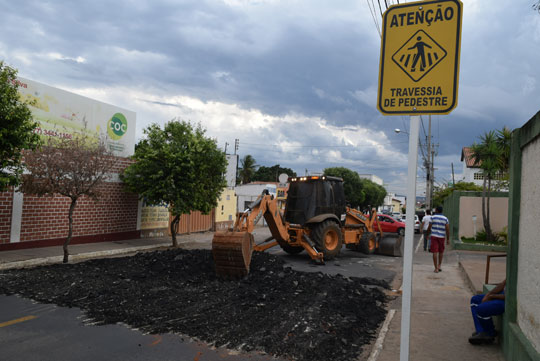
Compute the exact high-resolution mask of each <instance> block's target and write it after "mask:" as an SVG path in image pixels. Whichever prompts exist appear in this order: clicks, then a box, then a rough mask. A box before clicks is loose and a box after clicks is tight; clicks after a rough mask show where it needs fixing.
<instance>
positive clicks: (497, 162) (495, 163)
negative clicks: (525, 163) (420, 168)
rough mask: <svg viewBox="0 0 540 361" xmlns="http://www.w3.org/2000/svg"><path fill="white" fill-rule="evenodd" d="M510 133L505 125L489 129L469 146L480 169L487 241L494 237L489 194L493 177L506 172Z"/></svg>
mask: <svg viewBox="0 0 540 361" xmlns="http://www.w3.org/2000/svg"><path fill="white" fill-rule="evenodd" d="M511 137H512V133H511V132H510V130H509V129H508V128H506V127H503V129H502V130H499V131H497V132H495V131H493V130H492V131H489V132H486V133H484V134H483V135H482V136H480V143H476V142H475V143H474V144H473V145H472V147H471V152H472V157H473V160H474V162H475V165H476V166H477V167H479V168H480V169H481V170H482V174H483V178H484V182H483V185H482V219H483V222H484V229H485V231H486V238H487V241H488V242H491V241H493V240H494V239H495V236H494V234H493V231H492V229H491V222H490V198H491V197H490V196H491V187H492V181H493V179H494V178H495V177H496V176H497V175H499V174H501V173H507V172H508V162H509V158H510V140H511Z"/></svg>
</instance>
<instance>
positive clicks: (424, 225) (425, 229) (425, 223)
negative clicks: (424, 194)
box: [421, 209, 431, 251]
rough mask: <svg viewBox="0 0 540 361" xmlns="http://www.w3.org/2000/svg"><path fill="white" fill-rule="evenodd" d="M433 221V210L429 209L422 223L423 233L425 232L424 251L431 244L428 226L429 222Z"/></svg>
mask: <svg viewBox="0 0 540 361" xmlns="http://www.w3.org/2000/svg"><path fill="white" fill-rule="evenodd" d="M430 223H431V210H430V209H428V210H426V215H425V216H424V218H422V224H421V228H422V233H423V234H424V251H427V248H428V245H429V242H428V240H429V232H428V228H429V224H430Z"/></svg>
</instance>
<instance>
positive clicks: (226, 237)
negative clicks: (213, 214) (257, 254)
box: [212, 231, 253, 278]
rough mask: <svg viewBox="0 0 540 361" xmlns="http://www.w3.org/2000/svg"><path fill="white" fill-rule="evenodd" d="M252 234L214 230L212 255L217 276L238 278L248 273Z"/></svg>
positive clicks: (251, 250)
mask: <svg viewBox="0 0 540 361" xmlns="http://www.w3.org/2000/svg"><path fill="white" fill-rule="evenodd" d="M252 253H253V235H252V234H251V233H249V232H229V231H227V232H216V233H215V234H214V238H213V239H212V255H213V256H214V264H215V267H216V273H217V275H218V276H223V277H230V278H240V277H244V276H246V275H247V274H248V273H249V265H250V263H251V254H252Z"/></svg>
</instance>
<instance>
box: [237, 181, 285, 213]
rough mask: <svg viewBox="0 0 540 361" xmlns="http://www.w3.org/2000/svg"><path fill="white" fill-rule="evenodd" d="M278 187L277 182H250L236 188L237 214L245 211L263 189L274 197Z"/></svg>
mask: <svg viewBox="0 0 540 361" xmlns="http://www.w3.org/2000/svg"><path fill="white" fill-rule="evenodd" d="M278 185H279V183H277V182H251V183H248V184H242V185H238V186H236V187H235V188H234V190H235V193H236V196H237V209H238V212H243V211H244V210H246V209H247V208H248V207H249V205H250V204H251V203H253V202H254V201H255V200H256V199H257V197H259V196H260V195H261V193H262V192H263V191H264V190H265V189H266V190H268V192H269V193H270V194H271V195H273V196H274V197H276V196H277V188H278Z"/></svg>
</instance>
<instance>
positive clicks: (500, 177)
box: [474, 173, 507, 180]
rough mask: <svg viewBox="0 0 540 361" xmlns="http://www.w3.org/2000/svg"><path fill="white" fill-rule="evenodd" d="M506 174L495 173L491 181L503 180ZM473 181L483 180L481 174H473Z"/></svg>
mask: <svg viewBox="0 0 540 361" xmlns="http://www.w3.org/2000/svg"><path fill="white" fill-rule="evenodd" d="M506 176H507V175H506V173H497V174H495V175H494V176H493V178H492V179H493V180H504V179H505V178H506ZM474 180H484V174H483V173H474Z"/></svg>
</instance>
